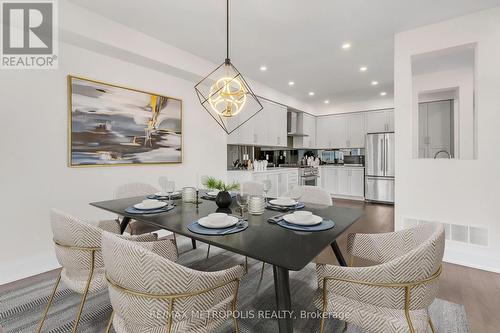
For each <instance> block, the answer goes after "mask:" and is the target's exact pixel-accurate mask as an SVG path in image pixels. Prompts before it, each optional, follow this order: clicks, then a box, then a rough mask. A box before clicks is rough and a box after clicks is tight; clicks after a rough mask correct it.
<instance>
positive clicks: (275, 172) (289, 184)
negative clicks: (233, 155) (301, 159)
mask: <svg viewBox="0 0 500 333" xmlns="http://www.w3.org/2000/svg"><path fill="white" fill-rule="evenodd" d="M227 173H228V175H227V179H228V181H230V182H236V183H242V182H245V181H254V182H258V183H262V182H263V181H264V180H269V181H270V182H271V188H270V190H269V192H267V196H268V197H272V198H278V197H280V196H283V195H284V194H285V193H287V192H288V191H291V190H292V189H293V188H294V187H295V186H297V185H298V182H299V172H298V170H297V169H288V168H283V169H271V170H269V171H256V172H255V171H228V172H227Z"/></svg>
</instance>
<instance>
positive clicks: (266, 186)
mask: <svg viewBox="0 0 500 333" xmlns="http://www.w3.org/2000/svg"><path fill="white" fill-rule="evenodd" d="M262 184H263V185H264V197H265V199H266V203H267V192H269V190H270V189H271V185H272V184H271V181H270V180H269V179H265V180H264V181H263V182H262Z"/></svg>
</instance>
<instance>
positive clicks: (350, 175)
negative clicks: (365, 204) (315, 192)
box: [320, 166, 365, 200]
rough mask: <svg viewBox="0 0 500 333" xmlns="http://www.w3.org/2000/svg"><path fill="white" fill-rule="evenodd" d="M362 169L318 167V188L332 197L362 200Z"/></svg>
mask: <svg viewBox="0 0 500 333" xmlns="http://www.w3.org/2000/svg"><path fill="white" fill-rule="evenodd" d="M364 177H365V176H364V168H360V167H345V166H322V167H320V186H321V187H322V188H323V189H324V190H326V191H328V193H330V194H331V195H332V196H333V197H338V198H349V199H355V200H364V179H365V178H364Z"/></svg>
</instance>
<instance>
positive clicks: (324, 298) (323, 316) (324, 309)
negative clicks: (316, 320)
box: [318, 279, 327, 333]
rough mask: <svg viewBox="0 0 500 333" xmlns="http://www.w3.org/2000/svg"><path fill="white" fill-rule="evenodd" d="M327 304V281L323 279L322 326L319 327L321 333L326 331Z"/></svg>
mask: <svg viewBox="0 0 500 333" xmlns="http://www.w3.org/2000/svg"><path fill="white" fill-rule="evenodd" d="M318 283H319V282H318ZM326 304H327V303H326V279H323V309H322V311H321V324H320V326H319V332H320V333H323V332H324V331H325V319H326Z"/></svg>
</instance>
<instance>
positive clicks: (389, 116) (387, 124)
mask: <svg viewBox="0 0 500 333" xmlns="http://www.w3.org/2000/svg"><path fill="white" fill-rule="evenodd" d="M365 118H366V133H378V132H393V131H394V110H393V109H388V110H379V111H370V112H366V115H365Z"/></svg>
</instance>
